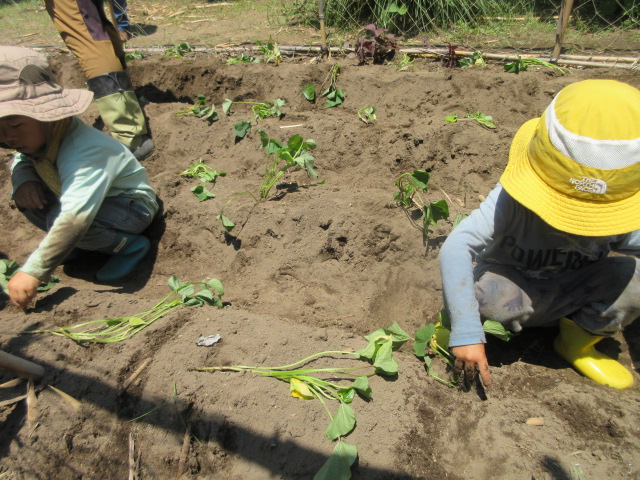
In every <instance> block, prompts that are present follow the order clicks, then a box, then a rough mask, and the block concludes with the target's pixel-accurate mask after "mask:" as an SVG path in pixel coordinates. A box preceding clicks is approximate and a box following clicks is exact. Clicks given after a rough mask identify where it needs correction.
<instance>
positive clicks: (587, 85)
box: [500, 80, 640, 236]
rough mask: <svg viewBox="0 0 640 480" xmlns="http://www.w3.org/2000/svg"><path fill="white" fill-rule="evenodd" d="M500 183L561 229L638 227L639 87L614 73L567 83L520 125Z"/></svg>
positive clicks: (588, 232)
mask: <svg viewBox="0 0 640 480" xmlns="http://www.w3.org/2000/svg"><path fill="white" fill-rule="evenodd" d="M500 183H501V184H502V186H503V187H504V189H505V190H506V191H507V193H509V195H511V196H512V197H513V198H514V199H515V200H516V201H517V202H519V203H520V204H522V205H524V206H525V207H526V208H528V209H529V210H531V211H533V212H534V213H535V214H537V215H538V216H539V217H540V218H542V219H543V220H544V221H545V222H546V223H548V224H549V225H551V226H552V227H554V228H556V229H558V230H561V231H563V232H568V233H572V234H575V235H583V236H609V235H618V234H623V233H629V232H632V231H634V230H640V90H638V89H637V88H635V87H632V86H631V85H628V84H626V83H622V82H618V81H615V80H584V81H581V82H577V83H573V84H571V85H568V86H567V87H565V88H564V89H562V90H561V91H560V93H558V95H557V96H556V97H555V98H554V100H553V101H552V102H551V104H550V105H549V107H547V109H546V110H545V112H544V113H543V114H542V116H541V117H540V118H534V119H532V120H529V121H528V122H526V123H525V124H524V125H522V126H521V127H520V129H519V130H518V132H517V133H516V135H515V137H514V139H513V142H512V144H511V150H510V152H509V162H508V164H507V168H506V169H505V171H504V173H503V174H502V176H501V178H500Z"/></svg>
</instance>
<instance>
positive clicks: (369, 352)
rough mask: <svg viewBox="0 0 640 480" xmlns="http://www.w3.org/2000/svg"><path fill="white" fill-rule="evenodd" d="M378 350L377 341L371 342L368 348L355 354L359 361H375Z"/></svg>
mask: <svg viewBox="0 0 640 480" xmlns="http://www.w3.org/2000/svg"><path fill="white" fill-rule="evenodd" d="M365 338H366V337H365ZM377 349H378V346H377V345H376V343H375V341H369V344H368V345H367V346H366V347H364V348H361V349H360V350H358V351H357V352H355V353H354V355H355V357H356V358H357V359H360V358H366V359H367V360H373V357H374V356H375V354H376V350H377Z"/></svg>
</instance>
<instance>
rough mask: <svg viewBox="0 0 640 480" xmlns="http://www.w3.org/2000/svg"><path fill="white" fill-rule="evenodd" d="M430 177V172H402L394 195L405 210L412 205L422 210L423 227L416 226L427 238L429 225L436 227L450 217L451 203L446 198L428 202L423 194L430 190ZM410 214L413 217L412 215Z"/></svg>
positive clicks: (395, 182)
mask: <svg viewBox="0 0 640 480" xmlns="http://www.w3.org/2000/svg"><path fill="white" fill-rule="evenodd" d="M430 178H431V177H430V175H429V172H427V171H425V170H414V171H413V172H406V173H403V174H401V175H400V176H398V177H397V178H396V180H395V181H394V184H395V186H396V187H398V191H397V192H396V193H395V194H394V195H393V199H394V200H395V201H396V203H397V204H398V205H400V206H401V207H402V208H403V209H405V210H406V209H409V208H412V207H416V208H419V209H420V210H422V227H421V228H420V227H418V226H417V225H415V226H416V227H417V228H420V229H421V230H422V235H423V237H424V238H425V239H427V238H428V237H429V227H435V226H436V225H437V224H438V222H439V221H440V220H448V219H449V204H448V203H447V201H446V200H444V199H443V200H438V201H436V202H430V203H427V201H426V200H425V198H424V197H423V196H422V194H426V193H427V192H428V187H429V180H430ZM433 186H434V187H435V188H437V189H438V190H440V192H442V194H443V195H444V196H445V197H447V198H448V199H449V201H451V199H450V198H449V196H448V195H447V194H446V192H445V191H444V190H442V189H441V188H440V187H438V186H437V185H433ZM408 216H409V219H411V215H408ZM459 217H460V216H457V217H456V220H455V225H457V223H459V222H460V220H461V218H459ZM412 223H413V220H412Z"/></svg>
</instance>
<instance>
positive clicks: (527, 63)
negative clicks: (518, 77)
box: [504, 55, 571, 75]
mask: <svg viewBox="0 0 640 480" xmlns="http://www.w3.org/2000/svg"><path fill="white" fill-rule="evenodd" d="M534 66H535V67H545V68H550V69H551V70H553V71H554V72H555V73H559V74H560V75H564V74H566V73H571V70H569V69H568V68H564V67H561V66H559V65H556V64H555V63H550V62H545V61H544V60H540V59H539V58H522V57H521V56H520V55H518V59H517V60H516V61H514V62H509V63H505V64H504V71H505V72H509V73H515V74H518V73H520V72H524V71H526V70H527V69H528V68H529V67H534Z"/></svg>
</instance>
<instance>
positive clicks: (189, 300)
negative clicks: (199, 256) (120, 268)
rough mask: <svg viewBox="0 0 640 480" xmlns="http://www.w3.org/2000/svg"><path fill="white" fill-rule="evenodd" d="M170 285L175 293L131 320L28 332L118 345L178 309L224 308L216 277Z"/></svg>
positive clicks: (175, 281)
mask: <svg viewBox="0 0 640 480" xmlns="http://www.w3.org/2000/svg"><path fill="white" fill-rule="evenodd" d="M168 284H169V288H171V293H170V294H169V295H167V296H166V297H164V298H163V299H162V300H161V301H160V302H159V303H157V304H156V305H155V306H154V307H153V308H151V310H147V311H146V312H142V313H138V314H136V315H132V316H129V317H120V318H105V319H101V320H91V321H89V322H84V323H79V324H77V325H73V326H71V327H60V328H58V329H55V330H32V331H28V332H25V333H51V334H53V335H60V336H62V337H67V338H70V339H71V340H73V341H76V342H87V343H115V342H121V341H123V340H126V339H128V338H131V337H133V336H134V335H135V334H136V333H138V332H140V331H141V330H143V329H145V328H147V327H148V326H149V325H151V324H152V323H153V322H155V321H156V320H158V319H159V318H162V317H164V316H165V315H167V314H168V313H170V312H172V311H174V310H175V309H177V308H180V307H201V306H203V305H212V306H216V307H218V308H222V307H223V303H222V295H223V294H224V288H223V287H222V283H220V281H219V280H217V279H215V278H212V279H210V280H203V281H201V282H195V283H182V282H181V281H180V280H178V277H176V276H175V275H174V276H172V277H170V278H169V281H168Z"/></svg>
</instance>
